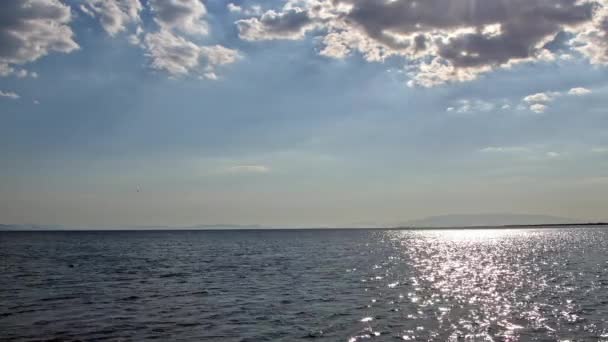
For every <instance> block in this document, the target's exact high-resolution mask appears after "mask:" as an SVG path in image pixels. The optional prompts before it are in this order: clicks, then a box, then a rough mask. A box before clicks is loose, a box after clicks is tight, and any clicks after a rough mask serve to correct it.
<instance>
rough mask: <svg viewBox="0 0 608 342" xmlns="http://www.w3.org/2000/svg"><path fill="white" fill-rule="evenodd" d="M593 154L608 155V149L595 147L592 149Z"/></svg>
mask: <svg viewBox="0 0 608 342" xmlns="http://www.w3.org/2000/svg"><path fill="white" fill-rule="evenodd" d="M591 152H593V153H608V147H594V148H592V149H591Z"/></svg>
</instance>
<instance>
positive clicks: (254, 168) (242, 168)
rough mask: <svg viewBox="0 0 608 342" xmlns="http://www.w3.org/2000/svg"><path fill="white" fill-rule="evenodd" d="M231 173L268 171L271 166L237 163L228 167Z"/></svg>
mask: <svg viewBox="0 0 608 342" xmlns="http://www.w3.org/2000/svg"><path fill="white" fill-rule="evenodd" d="M227 171H228V172H230V173H268V172H270V168H269V167H267V166H264V165H237V166H232V167H229V168H228V169H227Z"/></svg>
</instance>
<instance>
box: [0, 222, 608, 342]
mask: <svg viewBox="0 0 608 342" xmlns="http://www.w3.org/2000/svg"><path fill="white" fill-rule="evenodd" d="M0 285H1V288H0V340H2V341H13V340H16V341H30V340H48V339H56V340H66V341H72V340H82V341H92V340H121V341H140V340H146V339H157V340H162V341H297V340H319V341H359V340H363V341H368V340H369V341H396V340H419V341H428V340H431V341H519V340H522V341H566V340H572V341H598V340H606V341H608V228H605V227H604V228H565V229H529V230H451V231H450V230H446V231H434V232H433V231H370V230H363V231H353V230H347V231H339V230H332V231H258V232H254V231H224V232H201V231H174V232H171V231H157V232H0Z"/></svg>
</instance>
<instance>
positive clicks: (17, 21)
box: [0, 0, 79, 77]
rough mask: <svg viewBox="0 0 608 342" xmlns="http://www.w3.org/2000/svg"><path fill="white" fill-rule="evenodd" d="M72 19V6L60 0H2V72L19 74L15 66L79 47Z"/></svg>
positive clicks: (0, 10)
mask: <svg viewBox="0 0 608 342" xmlns="http://www.w3.org/2000/svg"><path fill="white" fill-rule="evenodd" d="M70 21H71V12H70V7H68V6H67V5H64V4H62V3H61V2H59V1H58V0H30V1H21V0H3V1H0V75H3V76H7V75H10V74H15V75H16V76H18V77H19V76H20V75H23V71H20V70H15V69H14V68H13V66H14V65H20V64H26V63H29V62H33V61H35V60H37V59H39V58H41V57H43V56H46V55H47V54H49V53H51V52H60V53H69V52H72V51H74V50H76V49H78V48H79V46H78V44H76V42H75V41H74V39H73V36H74V33H73V32H72V29H71V28H70V27H69V26H68V24H69V23H70Z"/></svg>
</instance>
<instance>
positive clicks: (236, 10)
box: [227, 2, 243, 13]
mask: <svg viewBox="0 0 608 342" xmlns="http://www.w3.org/2000/svg"><path fill="white" fill-rule="evenodd" d="M227 7H228V11H230V12H232V13H241V12H243V8H242V7H241V6H239V5H235V4H233V3H232V2H229V3H228V5H227Z"/></svg>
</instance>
